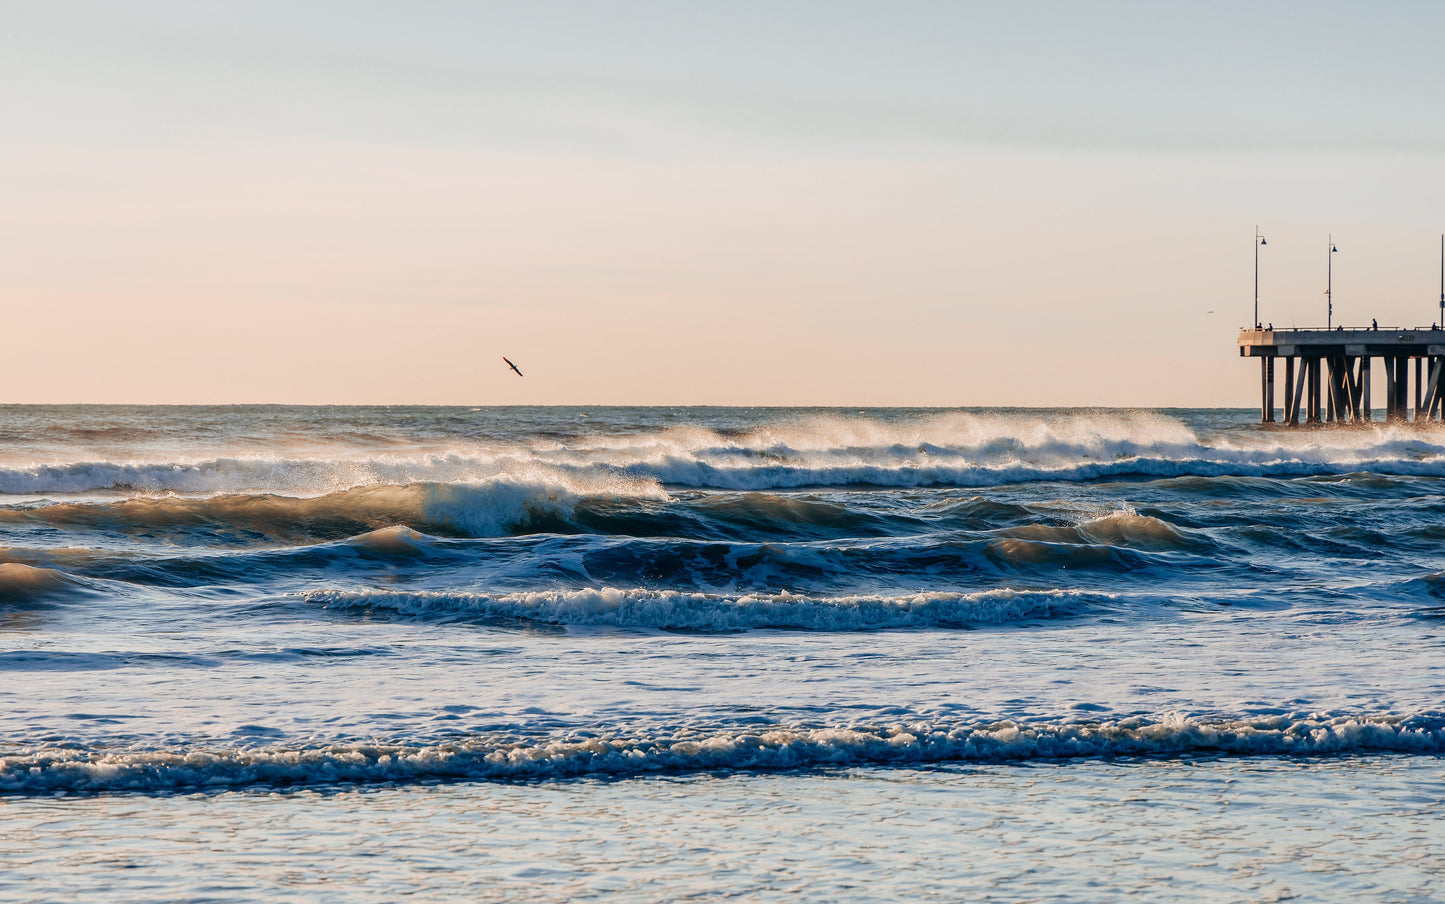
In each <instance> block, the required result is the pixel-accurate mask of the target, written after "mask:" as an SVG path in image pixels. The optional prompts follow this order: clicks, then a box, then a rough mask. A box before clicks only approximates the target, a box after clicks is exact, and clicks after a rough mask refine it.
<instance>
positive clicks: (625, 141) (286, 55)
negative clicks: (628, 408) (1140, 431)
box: [0, 0, 1445, 406]
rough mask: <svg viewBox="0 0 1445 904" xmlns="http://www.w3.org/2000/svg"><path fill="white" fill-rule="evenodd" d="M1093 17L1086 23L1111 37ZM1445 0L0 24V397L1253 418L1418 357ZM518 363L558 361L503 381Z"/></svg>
mask: <svg viewBox="0 0 1445 904" xmlns="http://www.w3.org/2000/svg"><path fill="white" fill-rule="evenodd" d="M1086 7H1087V8H1086ZM1442 36H1445V6H1441V5H1440V4H1433V3H1393V4H1388V5H1367V4H1363V3H1351V4H1342V3H1341V4H1332V3H1307V4H1306V3H1300V4H1275V3H1260V2H1253V3H1238V4H1236V3H1212V4H1194V5H1192V7H1191V8H1190V9H1189V10H1188V11H1180V9H1179V6H1178V5H1176V4H1157V3H1139V4H1079V3H1072V2H1069V3H1032V4H1029V3H988V4H970V3H942V2H937V3H934V2H912V3H909V2H898V0H892V2H887V3H883V2H878V3H855V2H826V3H825V2H816V3H784V2H776V0H774V2H767V3H745V2H737V0H732V2H726V3H712V4H704V3H699V2H689V3H675V2H668V3H643V2H636V3H608V2H578V3H563V2H556V3H546V2H537V3H530V4H522V3H496V4H487V3H462V2H419V0H409V2H406V3H400V2H398V3H375V2H371V3H368V2H344V3H343V2H334V3H323V2H300V0H287V2H256V0H248V2H228V3H208V2H197V0H183V2H182V0H177V2H137V0H131V2H89V3H82V2H63V0H57V2H36V0H27V2H5V0H0V248H3V250H0V313H3V317H4V321H3V322H4V323H5V329H4V332H3V334H0V335H3V340H0V341H3V349H4V354H3V356H0V401H16V402H65V401H87V402H335V403H346V402H357V403H448V404H450V403H456V404H508V403H557V404H566V403H616V404H628V403H655V404H846V405H854V404H857V405H885V404H891V405H914V404H916V405H1056V404H1059V405H1181V406H1191V405H1238V406H1248V405H1252V404H1255V403H1256V398H1257V394H1258V369H1257V367H1258V365H1257V364H1255V363H1254V362H1246V361H1242V360H1240V359H1238V358H1237V352H1236V350H1235V345H1234V342H1235V336H1236V330H1237V329H1238V328H1239V327H1240V326H1241V325H1244V324H1245V323H1246V322H1247V321H1248V320H1249V319H1250V316H1251V305H1252V301H1253V278H1254V270H1253V266H1254V258H1253V252H1252V245H1251V238H1252V236H1253V231H1254V227H1255V224H1256V223H1258V224H1259V225H1260V227H1261V228H1262V229H1263V231H1264V232H1265V234H1266V235H1267V236H1268V238H1269V245H1268V246H1267V247H1266V248H1264V249H1263V251H1262V257H1261V275H1260V295H1261V301H1260V304H1261V310H1260V316H1261V318H1262V319H1264V320H1266V321H1273V322H1274V323H1275V324H1276V325H1283V324H1299V325H1314V324H1317V323H1322V322H1323V320H1324V313H1325V312H1324V296H1323V292H1324V288H1325V265H1326V253H1325V247H1326V246H1325V242H1326V239H1327V236H1328V235H1330V234H1333V235H1334V238H1335V241H1336V243H1337V244H1338V246H1339V248H1340V253H1339V254H1337V255H1335V258H1334V270H1335V272H1334V288H1335V299H1336V308H1335V310H1336V314H1337V317H1338V318H1339V319H1343V320H1344V321H1345V322H1347V323H1367V322H1368V321H1369V320H1370V318H1372V317H1377V318H1378V319H1379V320H1380V322H1381V324H1382V325H1384V324H1426V323H1429V322H1431V320H1432V318H1433V317H1434V316H1436V315H1437V312H1438V300H1439V292H1440V288H1439V279H1440V269H1439V268H1440V260H1439V254H1440V234H1441V233H1442V232H1445V116H1442V115H1441V111H1442V110H1445V93H1442V92H1445V55H1442V54H1441V53H1440V52H1439V48H1438V46H1437V45H1438V44H1439V42H1440V40H1441V38H1442ZM503 354H505V355H507V356H508V357H510V358H512V359H513V360H514V361H516V362H517V363H518V364H519V365H521V367H522V369H523V370H524V371H526V374H527V376H526V377H525V378H524V379H518V378H517V377H516V376H515V375H513V374H511V373H510V372H509V371H508V370H507V369H506V366H505V365H504V364H503V363H502V361H501V355H503Z"/></svg>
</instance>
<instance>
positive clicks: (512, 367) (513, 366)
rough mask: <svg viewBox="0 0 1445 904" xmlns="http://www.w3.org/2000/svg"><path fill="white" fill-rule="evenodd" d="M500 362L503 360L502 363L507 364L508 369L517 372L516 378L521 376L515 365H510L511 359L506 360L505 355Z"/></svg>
mask: <svg viewBox="0 0 1445 904" xmlns="http://www.w3.org/2000/svg"><path fill="white" fill-rule="evenodd" d="M502 360H503V361H506V362H507V366H508V367H510V368H511V369H512V370H515V371H517V376H519V377H520V376H522V371H521V370H518V368H517V365H515V364H513V363H512V359H511V358H508V357H507V356H506V355H503V356H502Z"/></svg>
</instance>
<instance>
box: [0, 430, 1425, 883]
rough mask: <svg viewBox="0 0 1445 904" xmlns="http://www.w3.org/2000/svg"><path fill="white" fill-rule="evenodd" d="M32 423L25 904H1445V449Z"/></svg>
mask: <svg viewBox="0 0 1445 904" xmlns="http://www.w3.org/2000/svg"><path fill="white" fill-rule="evenodd" d="M1256 419H1257V416H1254V415H1251V414H1250V413H1249V412H1244V411H1195V410H1190V411H1178V410H1165V411H1142V410H1139V411H1122V410H1099V411H1093V410H1057V411H1036V410H900V409H886V410H861V411H860V410H855V409H848V410H822V409H689V408H667V409H659V408H493V409H471V408H405V407H394V408H292V407H221V408H169V407H162V408H147V407H137V408H125V407H84V406H82V407H27V406H10V407H0V826H3V832H0V896H3V897H4V898H5V899H6V900H56V899H64V898H94V897H98V896H104V897H107V898H109V899H114V900H137V901H139V900H208V901H228V900H249V899H256V898H264V899H268V900H375V901H390V900H396V899H397V898H399V897H403V896H406V895H411V894H415V895H419V896H420V897H422V898H424V899H427V900H447V899H455V900H477V899H501V900H527V901H535V900H548V899H557V900H564V899H576V898H582V897H588V896H597V897H607V898H609V899H615V900H666V899H677V898H693V899H699V900H711V899H716V898H724V897H730V896H738V897H744V898H748V899H770V898H776V899H787V900H818V901H828V900H840V899H853V900H890V899H898V898H909V899H927V898H936V899H943V900H959V899H965V898H967V899H978V900H999V901H1019V900H1048V901H1099V900H1111V899H1131V900H1137V899H1150V900H1169V899H1180V900H1192V901H1236V900H1240V901H1245V900H1247V901H1254V900H1264V899H1289V898H1295V899H1301V900H1347V899H1364V900H1379V901H1428V900H1435V899H1436V898H1437V897H1438V896H1440V895H1442V894H1445V889H1442V887H1441V879H1440V874H1441V872H1442V867H1441V863H1442V856H1445V822H1442V818H1441V817H1440V815H1439V814H1440V812H1441V803H1442V797H1445V783H1442V779H1445V759H1442V755H1445V699H1442V697H1445V665H1442V662H1445V640H1442V635H1441V634H1440V628H1441V625H1442V624H1445V429H1442V428H1440V427H1431V426H1416V425H1411V424H1384V423H1377V424H1374V425H1370V426H1364V427H1359V428H1347V429H1308V430H1306V429H1284V428H1277V427H1270V426H1261V425H1258V424H1256V423H1253V421H1254V420H1256Z"/></svg>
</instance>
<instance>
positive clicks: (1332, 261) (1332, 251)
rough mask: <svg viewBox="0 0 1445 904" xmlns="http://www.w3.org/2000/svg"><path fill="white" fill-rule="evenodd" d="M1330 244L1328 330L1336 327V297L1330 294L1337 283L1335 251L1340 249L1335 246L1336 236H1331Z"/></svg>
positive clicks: (1326, 318) (1326, 272) (1326, 319)
mask: <svg viewBox="0 0 1445 904" xmlns="http://www.w3.org/2000/svg"><path fill="white" fill-rule="evenodd" d="M1329 246H1330V253H1329V254H1328V255H1327V257H1326V260H1327V261H1328V263H1327V264H1326V265H1325V305H1326V311H1325V329H1327V330H1329V329H1334V326H1335V297H1334V296H1333V295H1332V294H1330V290H1331V289H1333V288H1334V285H1335V271H1334V264H1335V253H1336V252H1338V251H1339V250H1340V249H1338V248H1336V247H1335V237H1334V236H1330V240H1329Z"/></svg>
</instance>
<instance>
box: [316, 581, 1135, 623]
mask: <svg viewBox="0 0 1445 904" xmlns="http://www.w3.org/2000/svg"><path fill="white" fill-rule="evenodd" d="M299 596H300V599H301V600H303V601H304V602H305V603H307V604H309V605H314V606H321V607H323V608H326V609H330V610H336V611H341V612H367V613H370V612H386V613H393V614H396V615H400V616H403V617H408V618H417V619H423V620H459V619H472V620H508V621H523V622H531V623H535V624H544V625H575V626H582V625H599V626H612V627H631V628H655V629H662V630H672V631H711V632H724V631H742V630H755V629H769V628H773V629H790V630H801V631H876V630H884V629H902V628H959V627H970V626H976V625H996V624H1007V623H1014V622H1020V621H1031V620H1034V619H1042V618H1051V617H1058V616H1066V615H1072V614H1076V613H1079V612H1082V611H1084V610H1085V609H1086V608H1087V607H1088V606H1089V605H1091V604H1099V603H1110V602H1112V599H1113V598H1112V597H1110V596H1108V595H1105V594H1087V593H1082V592H1078V591H1072V590H987V591H981V592H977V593H942V592H928V593H923V592H920V593H913V594H903V595H897V596H836V597H818V596H805V595H802V594H795V593H787V592H784V593H758V594H742V595H738V596H728V595H723V594H715V593H688V592H683V591H677V590H619V589H616V588H611V587H605V588H601V589H596V590H549V591H532V592H524V593H509V594H495V595H489V594H481V593H429V592H413V593H408V592H404V591H391V590H363V591H351V590H313V591H308V592H306V593H303V594H300V595H299Z"/></svg>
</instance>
